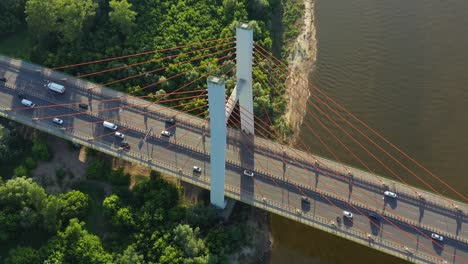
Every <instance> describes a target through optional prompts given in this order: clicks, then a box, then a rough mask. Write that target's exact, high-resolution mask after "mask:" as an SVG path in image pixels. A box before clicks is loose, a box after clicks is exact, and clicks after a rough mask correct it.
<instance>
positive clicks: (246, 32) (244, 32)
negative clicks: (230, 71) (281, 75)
mask: <svg viewBox="0 0 468 264" xmlns="http://www.w3.org/2000/svg"><path fill="white" fill-rule="evenodd" d="M252 55H253V26H252V25H251V24H248V23H245V22H239V23H238V24H237V28H236V56H237V62H236V64H237V89H236V92H237V95H238V96H237V98H239V105H240V121H241V128H242V131H246V132H248V133H250V134H251V135H253V134H254V131H255V130H254V117H253V98H252Z"/></svg>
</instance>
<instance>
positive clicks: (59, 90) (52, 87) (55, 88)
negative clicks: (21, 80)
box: [47, 82, 65, 94]
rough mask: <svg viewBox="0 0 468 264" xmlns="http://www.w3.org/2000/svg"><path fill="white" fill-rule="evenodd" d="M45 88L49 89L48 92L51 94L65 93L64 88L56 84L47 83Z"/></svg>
mask: <svg viewBox="0 0 468 264" xmlns="http://www.w3.org/2000/svg"><path fill="white" fill-rule="evenodd" d="M47 88H49V90H51V91H53V92H57V93H61V94H63V93H65V86H63V85H61V84H58V83H53V82H51V83H48V84H47Z"/></svg>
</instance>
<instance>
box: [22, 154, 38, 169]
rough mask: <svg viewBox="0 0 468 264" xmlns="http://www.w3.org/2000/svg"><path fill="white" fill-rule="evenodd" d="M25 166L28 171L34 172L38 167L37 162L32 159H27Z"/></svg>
mask: <svg viewBox="0 0 468 264" xmlns="http://www.w3.org/2000/svg"><path fill="white" fill-rule="evenodd" d="M24 166H26V168H27V169H28V170H33V169H35V168H36V167H37V162H36V161H35V160H34V159H33V158H32V157H27V158H26V159H25V160H24Z"/></svg>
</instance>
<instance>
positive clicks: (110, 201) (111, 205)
mask: <svg viewBox="0 0 468 264" xmlns="http://www.w3.org/2000/svg"><path fill="white" fill-rule="evenodd" d="M102 207H103V208H104V214H106V215H108V216H113V215H115V214H116V213H117V211H118V210H119V208H120V199H119V197H118V196H117V195H115V194H113V195H111V196H108V197H106V199H104V201H103V202H102Z"/></svg>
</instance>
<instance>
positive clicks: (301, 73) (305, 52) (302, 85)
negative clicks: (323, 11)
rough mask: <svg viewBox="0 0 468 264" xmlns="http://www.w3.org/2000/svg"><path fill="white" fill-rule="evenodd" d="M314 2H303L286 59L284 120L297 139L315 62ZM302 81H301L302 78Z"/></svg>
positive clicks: (311, 0)
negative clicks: (296, 32) (298, 23)
mask: <svg viewBox="0 0 468 264" xmlns="http://www.w3.org/2000/svg"><path fill="white" fill-rule="evenodd" d="M314 12H315V0H304V16H303V19H302V25H301V30H300V32H301V33H300V34H299V36H298V37H297V38H296V41H295V42H294V44H293V47H292V52H291V54H290V55H289V57H288V63H289V68H290V69H291V70H290V72H289V77H288V80H287V82H286V85H287V87H288V89H287V91H286V93H287V95H288V98H289V102H288V112H286V114H285V118H286V120H287V121H288V123H289V124H290V125H291V127H292V129H293V132H294V136H293V141H292V143H294V141H295V140H296V139H297V137H298V135H299V133H300V131H299V129H300V126H301V124H302V121H303V119H304V116H305V114H306V109H307V108H306V107H307V100H308V99H309V96H310V91H309V89H308V88H307V87H308V84H307V82H306V81H308V78H309V76H310V74H311V72H312V71H313V70H314V67H315V62H316V60H317V39H316V28H315V24H314ZM301 77H302V78H303V79H302V78H301Z"/></svg>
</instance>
